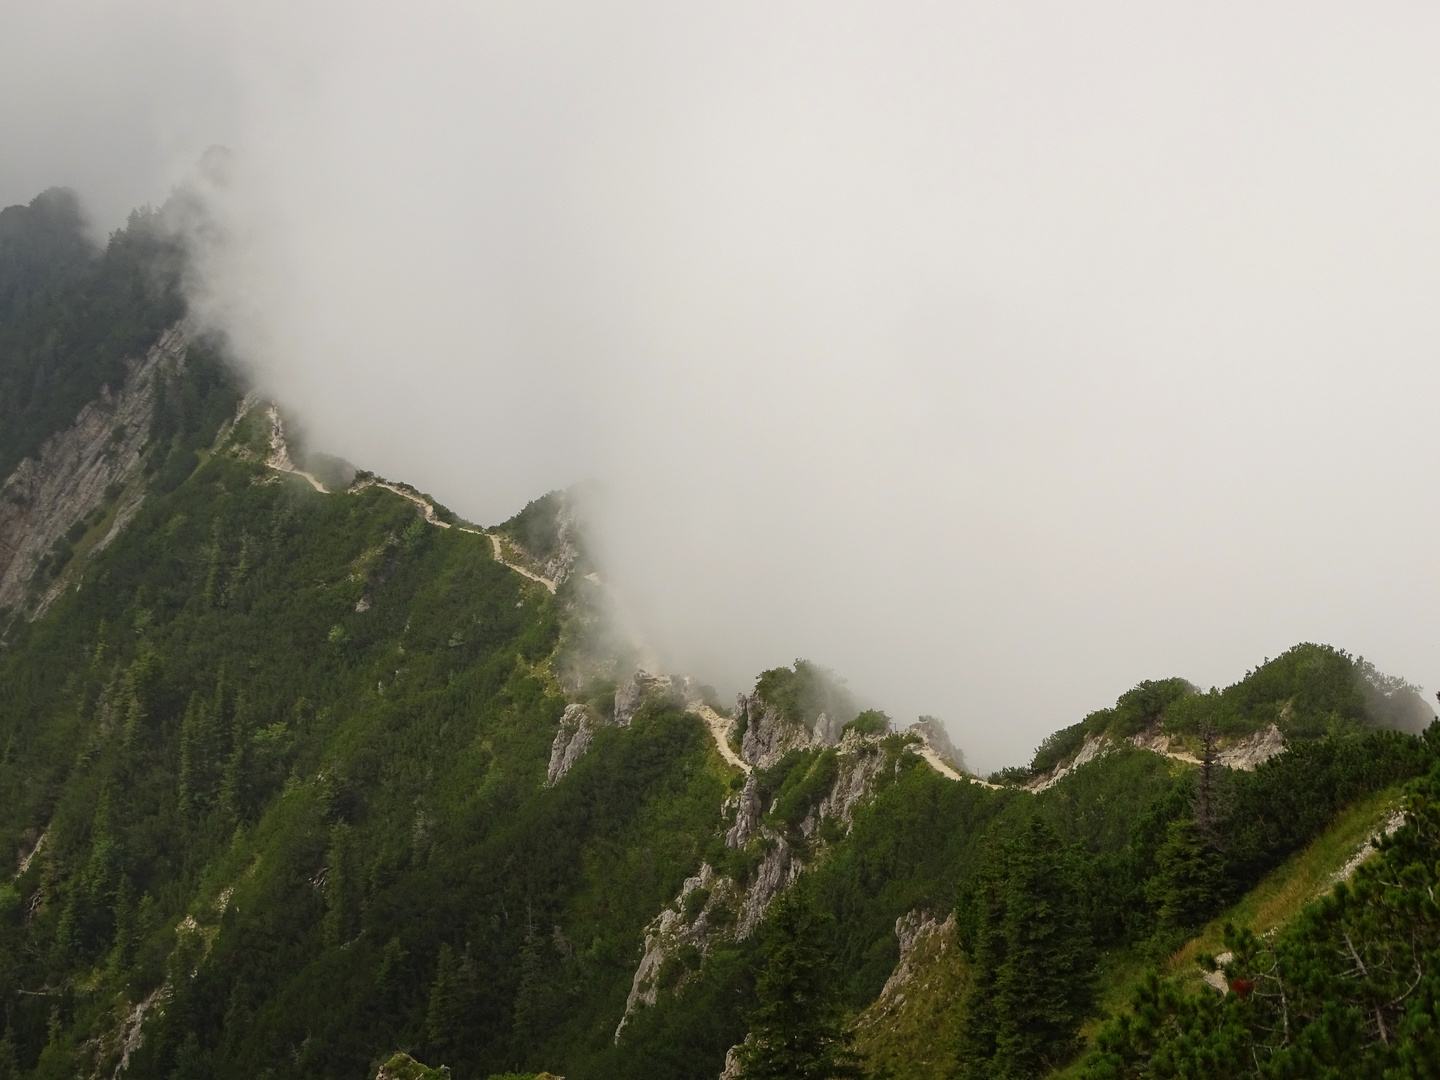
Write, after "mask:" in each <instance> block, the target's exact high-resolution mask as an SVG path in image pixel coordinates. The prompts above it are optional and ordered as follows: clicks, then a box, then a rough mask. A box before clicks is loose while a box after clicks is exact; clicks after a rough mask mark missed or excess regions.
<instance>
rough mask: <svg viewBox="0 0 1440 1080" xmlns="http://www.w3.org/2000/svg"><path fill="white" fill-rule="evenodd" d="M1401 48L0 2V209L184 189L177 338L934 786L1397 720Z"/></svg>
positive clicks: (1405, 467) (1402, 608) (1407, 480)
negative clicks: (1275, 720)
mask: <svg viewBox="0 0 1440 1080" xmlns="http://www.w3.org/2000/svg"><path fill="white" fill-rule="evenodd" d="M1437 56H1440V8H1437V7H1435V5H1433V4H1420V3H1408V4H1407V3H1391V4H1387V3H1379V4H1368V5H1359V4H1344V5H1340V4H1325V3H1315V2H1306V3H1269V4H1266V3H1258V4H1257V3H1254V2H1253V0H1252V2H1247V3H1243V4H1240V3H1234V4H1226V3H1217V2H1214V0H1207V2H1205V3H1194V4H1183V3H1169V4H1154V3H1108V4H1107V3H1089V4H1073V3H1061V2H1054V3H1026V2H1021V0H1006V2H1004V3H999V2H997V3H990V4H984V5H976V4H963V3H956V2H953V0H952V2H946V3H934V4H923V3H897V2H894V0H891V2H887V3H883V4H882V3H873V4H845V3H835V2H827V3H809V4H807V3H790V2H777V0H766V2H765V3H750V2H743V0H742V2H730V3H725V4H711V5H699V4H673V3H647V2H632V3H601V4H584V5H580V4H562V3H543V2H536V0H525V2H523V3H514V4H502V3H476V2H464V3H461V2H449V3H429V4H414V3H407V4H399V3H395V4H381V3H354V2H346V3H339V2H336V3H308V4H306V3H294V2H287V3H278V2H274V3H266V2H256V0H246V2H245V3H243V4H241V3H234V4H228V3H219V2H215V3H207V4H204V5H197V4H194V3H181V2H179V0H130V2H126V3H123V4H122V3H119V2H114V3H102V2H99V0H91V2H84V3H82V2H66V0H45V2H40V0H7V2H6V3H5V4H4V6H3V9H0V204H10V203H15V202H22V201H28V200H29V199H30V198H31V197H33V196H34V195H35V194H36V193H37V192H38V191H39V190H41V189H42V188H44V187H47V186H50V185H53V184H67V185H71V186H73V187H75V188H77V189H78V190H79V191H80V192H81V194H82V196H83V197H84V198H85V199H86V201H87V203H88V205H89V206H90V207H91V208H92V211H93V213H94V215H95V218H96V224H97V228H99V229H101V230H103V229H106V228H110V227H114V226H115V225H116V224H118V223H119V222H121V221H122V220H123V217H124V214H125V213H126V211H127V210H128V209H129V208H130V207H131V206H134V205H136V204H140V203H146V202H149V203H158V202H160V201H163V200H164V198H165V197H166V196H167V194H168V193H169V191H170V190H171V187H172V185H173V184H175V183H176V182H177V181H178V180H179V179H180V178H182V177H183V176H184V175H185V174H186V173H187V172H188V171H189V170H190V169H191V167H192V166H193V164H194V162H195V161H196V159H197V158H198V156H199V154H200V153H201V152H202V151H203V150H204V148H205V147H206V146H208V145H210V144H212V143H223V144H224V145H226V146H228V147H230V148H231V149H232V150H233V151H234V154H235V164H234V181H233V187H232V189H231V191H230V194H229V195H228V196H227V198H226V199H225V200H223V205H222V206H221V207H220V210H221V212H222V213H223V215H224V220H225V221H226V223H227V225H228V227H229V228H230V230H231V237H232V243H231V245H230V246H229V247H227V248H226V249H225V251H224V252H223V253H222V254H221V256H220V257H218V258H217V259H216V260H215V262H214V263H213V265H212V266H211V267H210V276H209V279H208V281H207V289H208V291H207V293H206V295H205V297H204V299H205V302H206V309H207V310H208V311H210V312H211V313H212V315H213V317H215V318H217V319H220V320H222V321H223V322H224V323H225V325H226V326H227V327H228V329H229V330H230V331H231V332H232V334H233V337H234V341H235V342H236V345H237V347H238V348H239V349H240V351H241V352H242V354H243V355H244V358H245V360H246V361H247V362H248V363H249V364H251V365H252V367H253V369H254V370H255V371H256V372H257V373H258V374H259V376H260V377H261V378H262V379H263V380H264V382H265V384H266V386H267V387H269V388H270V389H271V390H272V391H273V392H274V393H275V394H276V395H278V397H279V398H280V400H281V401H282V402H283V403H285V404H286V405H288V406H290V407H291V408H293V409H294V410H296V411H297V412H298V413H299V414H300V415H301V416H302V417H303V418H304V420H305V421H306V424H307V426H308V428H309V429H310V430H311V431H312V432H313V433H314V437H315V440H316V441H317V442H319V443H320V444H322V445H323V446H324V447H325V448H328V449H331V450H333V451H334V452H337V453H340V454H343V455H345V456H346V457H348V458H350V459H351V460H353V461H355V462H356V463H357V464H360V465H362V466H364V467H368V468H373V469H376V470H377V471H380V472H383V473H386V474H388V475H391V476H395V477H399V478H403V479H406V480H409V481H411V482H413V483H415V484H417V485H418V486H419V487H421V488H423V489H425V490H427V491H430V492H432V493H434V494H435V495H436V496H437V497H438V498H439V499H441V500H442V501H443V502H445V503H447V504H448V505H450V506H452V507H453V508H454V509H456V510H457V511H459V512H460V513H462V514H464V515H466V516H467V517H470V518H473V519H476V520H479V521H482V522H486V523H490V522H494V521H497V520H500V519H502V518H504V517H507V516H508V515H509V514H511V513H512V512H514V511H515V510H516V509H518V508H519V507H520V506H521V505H523V504H524V502H525V501H526V500H527V499H529V498H531V497H534V496H535V495H538V494H540V493H543V492H544V491H546V490H547V489H549V488H552V487H557V486H562V485H566V484H569V483H572V482H574V481H577V480H581V479H585V478H589V477H596V478H599V479H601V480H602V481H603V483H604V485H605V490H606V492H607V495H606V505H607V507H608V510H607V512H606V513H605V515H604V518H603V521H602V525H601V535H602V540H603V545H604V552H605V555H604V557H605V559H606V562H607V565H608V568H609V573H610V575H611V576H612V577H613V578H614V579H615V580H616V581H617V582H618V583H619V584H620V586H621V587H622V588H623V589H624V590H625V591H626V592H627V593H628V594H629V595H630V596H631V597H632V598H633V600H634V602H635V604H636V606H637V607H638V609H639V610H640V611H641V612H642V614H643V617H644V618H645V619H646V620H647V622H648V625H649V627H650V629H651V632H652V635H653V638H654V640H655V642H656V643H657V644H658V645H659V646H660V647H661V650H662V653H663V654H664V656H665V658H666V661H667V663H669V664H670V665H672V666H673V668H674V669H676V670H687V671H692V672H694V673H696V674H699V675H701V676H702V677H705V678H707V679H709V680H710V681H713V682H715V683H716V684H718V685H720V686H721V687H723V688H725V689H727V690H731V691H733V690H735V689H738V688H740V687H741V686H742V685H745V684H748V682H749V680H750V679H752V678H753V676H754V675H755V674H756V673H757V672H758V671H759V670H761V669H762V668H764V667H769V666H773V665H775V664H777V663H783V662H788V661H789V660H791V659H792V658H794V657H796V656H805V657H808V658H811V659H814V660H817V661H820V662H822V663H825V664H828V665H830V666H832V667H834V668H835V669H837V670H838V671H840V672H841V673H842V674H844V675H845V676H847V677H848V679H849V680H850V683H851V685H852V686H853V687H854V688H855V689H856V690H857V691H859V692H860V693H861V694H862V695H863V696H865V697H867V698H868V699H870V700H872V701H873V702H875V703H877V704H879V705H880V706H882V707H884V708H886V709H887V710H888V711H889V712H890V713H891V714H892V715H893V716H895V717H896V718H897V719H900V720H902V721H905V722H908V721H910V720H912V719H913V718H914V717H915V715H916V714H918V713H922V712H924V713H934V714H936V715H939V716H940V717H942V718H943V719H944V720H945V721H946V722H947V724H948V726H949V727H950V730H951V732H952V734H953V735H954V737H955V740H956V742H957V743H958V744H959V745H960V746H961V747H962V748H963V749H964V750H965V751H966V752H967V753H968V754H969V757H970V761H971V763H972V765H974V766H977V767H980V768H982V769H990V768H993V767H998V766H1000V765H1004V764H1010V763H1015V762H1017V761H1020V760H1023V759H1026V758H1028V756H1029V752H1030V750H1031V749H1032V748H1033V747H1034V745H1035V744H1036V743H1037V742H1038V741H1039V740H1040V739H1041V738H1042V737H1043V736H1044V735H1045V734H1047V733H1048V732H1050V731H1051V730H1053V729H1055V728H1057V727H1059V726H1062V725H1065V724H1069V723H1073V722H1074V721H1076V720H1078V719H1080V717H1082V716H1083V715H1084V714H1085V713H1086V712H1088V711H1090V710H1091V709H1094V708H1098V707H1101V706H1104V705H1107V704H1110V703H1112V702H1113V701H1114V699H1115V697H1116V696H1117V695H1118V694H1119V693H1121V692H1122V691H1124V690H1125V689H1127V688H1128V687H1130V686H1131V685H1133V684H1134V683H1135V682H1137V681H1138V680H1140V679H1143V678H1148V677H1157V678H1158V677H1165V676H1169V675H1183V676H1186V677H1188V678H1190V679H1191V680H1193V681H1195V682H1197V683H1199V684H1201V685H1204V686H1208V685H1211V684H1217V683H1218V684H1225V683H1228V682H1231V681H1234V680H1235V679H1236V678H1238V677H1240V676H1241V675H1243V674H1244V672H1245V670H1246V669H1247V668H1249V667H1251V666H1253V665H1254V664H1256V663H1258V662H1259V661H1261V660H1262V659H1263V658H1265V657H1266V656H1274V655H1276V654H1277V653H1279V652H1281V651H1282V650H1283V649H1285V648H1286V647H1288V646H1289V645H1292V644H1294V643H1296V642H1298V641H1301V640H1315V641H1325V642H1330V643H1333V644H1335V645H1339V646H1342V647H1344V648H1347V649H1349V650H1351V651H1353V652H1357V653H1362V654H1364V655H1366V656H1367V657H1369V658H1370V659H1372V660H1373V661H1375V662H1376V663H1377V664H1378V665H1379V666H1380V667H1381V668H1382V669H1384V670H1387V671H1390V672H1394V673H1398V674H1403V675H1405V676H1408V677H1409V678H1411V679H1413V680H1415V681H1417V682H1420V683H1422V684H1425V685H1428V686H1430V687H1431V688H1432V689H1433V688H1434V687H1435V685H1436V684H1437V683H1440V652H1437V648H1436V644H1437V639H1436V628H1437V627H1436V613H1437V602H1440V587H1437V575H1436V555H1435V549H1436V544H1437V537H1440V487H1437V483H1436V480H1437V473H1440V467H1437V437H1436V430H1435V427H1436V424H1435V415H1436V410H1437V405H1440V364H1437V353H1440V63H1437V62H1436V57H1437Z"/></svg>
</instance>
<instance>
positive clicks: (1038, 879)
mask: <svg viewBox="0 0 1440 1080" xmlns="http://www.w3.org/2000/svg"><path fill="white" fill-rule="evenodd" d="M1067 854H1068V853H1067V852H1066V850H1065V847H1064V845H1063V843H1062V842H1061V840H1060V837H1059V836H1058V835H1057V834H1056V832H1055V830H1054V829H1053V828H1051V827H1050V826H1049V825H1048V824H1046V823H1045V822H1044V821H1042V820H1041V819H1039V818H1036V819H1034V820H1033V821H1032V822H1031V824H1030V828H1029V830H1028V832H1027V834H1026V836H1025V837H1024V839H1023V841H1022V842H1020V843H1018V844H1014V845H1012V846H1011V849H1010V852H1009V860H1008V861H1009V874H1008V881H1007V883H1006V891H1005V921H1004V936H1005V961H1004V963H1003V964H1001V966H1000V970H999V972H998V973H997V975H996V979H995V1012H996V1020H997V1023H996V1035H995V1058H994V1062H995V1068H994V1071H993V1073H992V1074H991V1075H993V1076H995V1077H997V1078H1000V1077H1004V1078H1007V1080H1009V1078H1014V1080H1020V1078H1028V1077H1035V1076H1041V1075H1044V1074H1045V1073H1048V1072H1050V1071H1051V1070H1052V1069H1054V1068H1056V1067H1058V1066H1060V1065H1062V1064H1064V1063H1065V1062H1066V1061H1067V1060H1068V1059H1069V1058H1070V1057H1072V1056H1073V1055H1074V1053H1075V1050H1076V1042H1075V1036H1076V1032H1077V1031H1078V1030H1079V1028H1080V1023H1081V1021H1083V1020H1084V1019H1085V1017H1086V1015H1087V1014H1088V1013H1089V1012H1090V1009H1091V1007H1092V1005H1093V1001H1094V969H1095V956H1094V952H1093V949H1092V948H1091V942H1090V936H1089V933H1088V930H1087V926H1086V918H1085V910H1084V903H1083V899H1082V896H1081V890H1080V888H1079V885H1078V882H1077V880H1076V874H1075V873H1074V870H1073V868H1072V866H1071V864H1070V860H1069V859H1068V858H1067Z"/></svg>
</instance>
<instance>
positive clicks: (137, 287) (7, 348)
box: [0, 189, 184, 477]
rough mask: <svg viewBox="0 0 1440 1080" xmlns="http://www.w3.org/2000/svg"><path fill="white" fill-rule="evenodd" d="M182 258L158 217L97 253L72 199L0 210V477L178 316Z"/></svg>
mask: <svg viewBox="0 0 1440 1080" xmlns="http://www.w3.org/2000/svg"><path fill="white" fill-rule="evenodd" d="M181 260H182V251H181V248H180V245H179V244H178V242H177V241H176V240H175V238H174V236H173V234H172V233H171V232H170V231H169V230H167V229H166V228H165V227H164V225H163V224H162V219H161V215H160V214H159V213H157V212H155V211H151V210H137V211H135V212H134V213H133V214H131V215H130V221H129V223H128V224H127V225H126V227H125V228H124V229H120V230H117V231H116V232H115V233H114V234H113V235H112V236H111V237H110V240H109V242H108V243H107V244H106V245H105V247H104V249H103V250H99V251H97V250H95V249H94V248H93V247H92V245H91V244H90V242H89V241H88V240H87V238H86V235H85V223H84V220H83V218H82V216H81V213H80V207H79V203H78V201H77V200H76V198H75V195H74V193H73V192H69V191H65V190H62V189H55V190H52V191H47V192H45V193H44V194H42V195H39V196H37V197H36V198H35V199H34V201H32V202H31V203H30V205H29V206H11V207H6V208H5V209H4V210H0V477H5V476H9V475H10V473H11V472H12V471H13V470H14V468H15V466H16V465H17V464H18V463H19V462H20V459H21V458H23V457H26V456H31V455H34V454H35V452H36V451H37V450H38V449H39V446H40V444H41V442H42V441H43V440H44V439H45V437H46V436H48V435H49V434H51V433H52V432H54V431H57V430H59V429H60V428H62V427H64V426H65V425H66V424H68V423H69V422H70V421H71V420H72V419H74V416H75V414H76V413H77V412H79V410H80V409H81V407H82V406H84V405H85V404H86V403H87V402H89V401H91V400H92V399H94V398H95V396H96V395H97V394H98V393H99V392H100V388H101V387H102V386H107V385H108V386H109V387H111V388H112V389H113V388H117V387H119V385H120V384H121V383H122V382H123V381H124V378H125V360H126V359H127V358H130V357H134V356H137V355H139V354H141V353H143V352H144V350H145V349H146V348H148V347H149V346H150V345H151V344H153V343H154V341H155V339H156V338H157V337H158V336H159V335H160V332H161V331H162V330H164V329H165V328H166V327H167V326H169V325H170V324H172V323H173V322H175V321H176V319H178V318H179V317H180V315H181V314H182V313H183V311H184V301H183V299H182V297H181V294H180V274H181V264H182V263H181Z"/></svg>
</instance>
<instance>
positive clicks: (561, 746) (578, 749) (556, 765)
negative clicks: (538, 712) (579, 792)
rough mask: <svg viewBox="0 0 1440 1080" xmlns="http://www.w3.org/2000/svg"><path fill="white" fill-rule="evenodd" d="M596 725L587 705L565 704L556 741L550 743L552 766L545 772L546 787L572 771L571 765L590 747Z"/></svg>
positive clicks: (551, 785)
mask: <svg viewBox="0 0 1440 1080" xmlns="http://www.w3.org/2000/svg"><path fill="white" fill-rule="evenodd" d="M596 727H597V725H596V723H595V722H594V721H593V720H592V719H591V717H590V709H589V708H588V707H587V706H585V705H582V704H575V705H567V706H565V713H564V715H562V716H561V717H560V729H559V730H558V731H556V732H555V741H554V742H553V743H551V744H550V768H549V770H548V771H547V772H546V774H545V786H546V787H554V786H555V785H556V784H557V783H559V781H560V778H561V777H562V776H564V775H565V774H566V773H567V772H569V771H570V766H572V765H574V764H575V762H577V761H579V760H580V757H581V755H582V754H584V753H585V751H586V750H588V749H590V743H591V742H592V741H593V740H594V738H595V729H596Z"/></svg>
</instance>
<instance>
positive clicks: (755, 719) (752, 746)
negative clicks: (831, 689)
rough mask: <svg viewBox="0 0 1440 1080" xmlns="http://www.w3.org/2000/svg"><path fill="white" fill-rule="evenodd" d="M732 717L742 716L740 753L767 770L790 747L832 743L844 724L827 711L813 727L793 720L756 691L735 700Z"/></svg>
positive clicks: (828, 744)
mask: <svg viewBox="0 0 1440 1080" xmlns="http://www.w3.org/2000/svg"><path fill="white" fill-rule="evenodd" d="M735 716H736V717H737V718H739V717H744V719H745V734H744V735H743V736H742V737H741V739H740V756H741V757H742V758H744V759H745V761H746V762H747V763H748V764H750V765H752V766H754V767H755V768H757V769H768V768H769V767H770V766H772V765H774V764H775V763H776V762H777V761H779V760H780V759H781V758H782V757H784V756H785V755H786V754H787V753H789V752H790V751H791V750H797V749H799V750H803V749H805V748H806V747H810V746H834V745H835V744H836V743H837V742H839V740H840V729H841V728H842V727H843V725H842V724H841V723H840V721H839V720H837V719H835V718H833V717H831V716H830V715H829V714H828V713H823V712H822V713H821V714H820V715H819V716H818V717H816V719H815V726H814V728H813V729H811V728H808V727H806V726H805V725H804V724H802V723H801V722H800V721H798V720H793V719H791V718H790V717H789V716H786V715H785V713H784V712H783V711H782V710H781V709H779V708H777V707H776V706H774V705H771V704H770V703H769V702H767V701H766V700H765V699H764V698H762V697H761V696H760V695H759V694H751V695H750V696H749V697H746V696H745V695H744V694H740V695H739V696H738V697H737V698H736V699H735Z"/></svg>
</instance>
